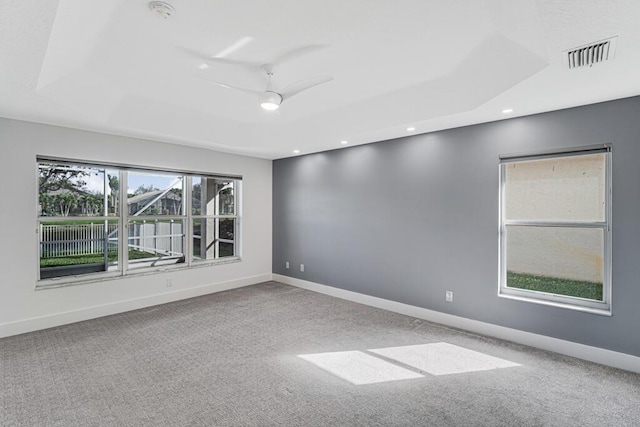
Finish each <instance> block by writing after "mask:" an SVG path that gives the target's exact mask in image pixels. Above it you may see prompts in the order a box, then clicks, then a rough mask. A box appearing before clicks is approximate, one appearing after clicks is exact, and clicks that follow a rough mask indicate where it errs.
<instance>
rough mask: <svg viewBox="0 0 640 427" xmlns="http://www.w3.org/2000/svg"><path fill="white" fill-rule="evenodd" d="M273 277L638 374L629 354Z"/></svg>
mask: <svg viewBox="0 0 640 427" xmlns="http://www.w3.org/2000/svg"><path fill="white" fill-rule="evenodd" d="M273 280H275V281H278V282H281V283H285V284H287V285H292V286H296V287H299V288H303V289H307V290H310V291H314V292H318V293H321V294H325V295H330V296H333V297H336V298H341V299H345V300H349V301H353V302H357V303H360V304H364V305H369V306H371V307H376V308H381V309H383V310H388V311H393V312H395V313H400V314H404V315H407V316H411V317H416V318H418V319H424V320H428V321H430V322H435V323H440V324H443V325H447V326H452V327H454V328H460V329H464V330H467V331H470V332H475V333H478V334H482V335H487V336H492V337H496V338H500V339H504V340H508V341H512V342H515V343H519V344H524V345H528V346H531V347H536V348H540V349H543V350H548V351H553V352H556V353H560V354H565V355H567V356H572V357H576V358H579V359H584V360H588V361H590V362H595V363H600V364H602V365H607V366H612V367H614V368H619V369H624V370H627V371H632V372H638V373H640V357H637V356H633V355H630V354H626V353H618V352H616V351H611V350H606V349H603V348H598V347H592V346H588V345H584V344H579V343H575V342H571V341H565V340H561V339H558V338H552V337H548V336H545V335H539V334H534V333H531V332H524V331H520V330H518V329H511V328H506V327H504V326H498V325H493V324H491V323H485V322H480V321H478V320H472V319H467V318H464V317H459V316H454V315H451V314H446V313H441V312H438V311H433V310H428V309H426V308H421V307H416V306H413V305H408V304H403V303H399V302H395V301H390V300H386V299H382V298H377V297H372V296H370V295H364V294H360V293H357V292H352V291H347V290H344V289H339V288H334V287H331V286H326V285H321V284H319V283H314V282H308V281H306V280H301V279H296V278H293V277H288V276H282V275H280V274H273Z"/></svg>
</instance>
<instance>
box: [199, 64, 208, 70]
mask: <svg viewBox="0 0 640 427" xmlns="http://www.w3.org/2000/svg"><path fill="white" fill-rule="evenodd" d="M198 68H200V69H201V70H206V69H207V68H209V65H208V64H200V65H198Z"/></svg>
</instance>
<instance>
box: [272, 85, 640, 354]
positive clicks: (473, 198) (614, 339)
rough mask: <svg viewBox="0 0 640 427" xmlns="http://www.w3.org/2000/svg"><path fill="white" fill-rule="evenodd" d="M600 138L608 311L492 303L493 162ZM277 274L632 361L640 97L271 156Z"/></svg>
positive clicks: (637, 349) (638, 268) (639, 302)
mask: <svg viewBox="0 0 640 427" xmlns="http://www.w3.org/2000/svg"><path fill="white" fill-rule="evenodd" d="M602 143H611V144H612V146H613V147H612V153H613V160H612V163H613V208H612V209H613V219H612V224H613V228H612V229H613V237H612V239H613V250H612V253H613V283H612V289H613V299H612V308H613V316H611V317H608V316H602V315H597V314H590V313H584V312H579V311H575V310H570V309H563V308H558V307H552V306H545V305H540V304H535V303H530V302H523V301H515V300H509V299H505V298H500V297H498V296H497V294H498V231H499V230H498V188H499V182H498V156H499V155H500V154H507V153H523V152H531V151H535V150H549V149H558V148H564V147H566V148H570V147H579V146H588V145H594V144H602ZM286 261H288V262H290V265H291V267H290V268H289V269H286V268H285V262H286ZM300 264H304V266H305V271H304V272H301V271H300V269H299V265H300ZM273 272H274V273H277V274H281V275H286V276H290V277H295V278H299V279H303V280H308V281H311V282H316V283H320V284H323V285H328V286H332V287H336V288H341V289H346V290H349V291H354V292H359V293H362V294H366V295H372V296H376V297H380V298H385V299H388V300H392V301H398V302H401V303H406V304H411V305H415V306H418V307H423V308H427V309H430V310H436V311H439V312H443V313H449V314H453V315H457V316H462V317H466V318H469V319H474V320H479V321H482V322H488V323H492V324H496V325H500V326H505V327H509V328H515V329H519V330H522V331H527V332H532V333H536V334H542V335H546V336H550V337H555V338H559V339H563V340H568V341H573V342H577V343H582V344H586V345H590V346H595V347H600V348H605V349H609V350H614V351H618V352H622V353H627V354H632V355H635V356H640V339H639V336H640V335H638V328H639V326H640V97H634V98H626V99H622V100H616V101H611V102H605V103H600V104H594V105H588V106H584V107H578V108H571V109H566V110H561V111H555V112H550V113H545V114H539V115H534V116H528V117H520V118H513V119H509V120H503V121H499V122H493V123H486V124H480V125H474V126H468V127H464V128H457V129H451V130H445V131H440V132H434V133H429V134H423V135H414V136H409V137H406V138H402V139H397V140H391V141H384V142H379V143H373V144H367V145H361V146H355V147H350V148H345V149H341V150H335V151H329V152H323V153H318V154H311V155H306V156H301V157H295V158H289V159H282V160H277V161H275V162H274V163H273ZM446 290H451V291H453V292H454V302H453V303H446V302H445V291H446Z"/></svg>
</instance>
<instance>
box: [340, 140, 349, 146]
mask: <svg viewBox="0 0 640 427" xmlns="http://www.w3.org/2000/svg"><path fill="white" fill-rule="evenodd" d="M348 143H349V141H340V144H342V145H347V144H348Z"/></svg>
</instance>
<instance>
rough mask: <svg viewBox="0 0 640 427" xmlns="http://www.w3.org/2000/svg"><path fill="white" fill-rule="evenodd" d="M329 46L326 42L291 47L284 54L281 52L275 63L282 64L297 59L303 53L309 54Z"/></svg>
mask: <svg viewBox="0 0 640 427" xmlns="http://www.w3.org/2000/svg"><path fill="white" fill-rule="evenodd" d="M327 47H329V45H326V44H312V45H308V46H301V47H297V48H294V49H291V50H289V51H287V52H284V53H283V54H281V55H280V56H278V57H277V58H276V59H275V60H274V61H273V63H274V64H277V65H281V64H283V63H285V62H288V61H292V60H294V59H297V58H299V57H301V56H303V55H307V54H309V53H311V52H315V51H316V50H320V49H324V48H327Z"/></svg>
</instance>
